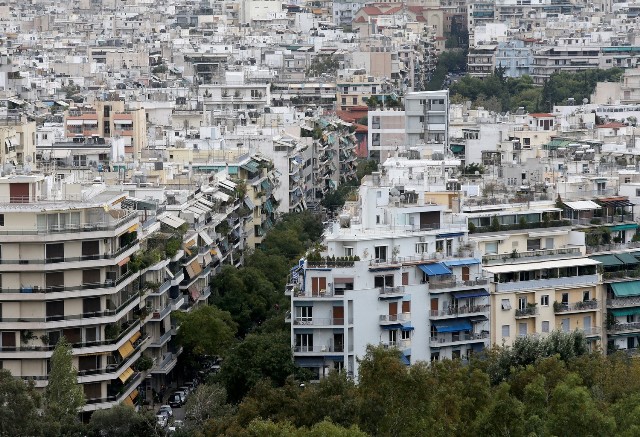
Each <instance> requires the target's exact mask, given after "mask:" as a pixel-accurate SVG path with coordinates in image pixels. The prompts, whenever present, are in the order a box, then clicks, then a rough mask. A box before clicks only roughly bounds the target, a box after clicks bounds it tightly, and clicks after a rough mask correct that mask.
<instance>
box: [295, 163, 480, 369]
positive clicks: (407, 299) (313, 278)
mask: <svg viewBox="0 0 640 437" xmlns="http://www.w3.org/2000/svg"><path fill="white" fill-rule="evenodd" d="M359 197H360V201H359V202H358V204H357V205H353V206H352V208H351V212H350V213H349V214H344V215H341V216H340V221H339V223H338V222H337V223H332V224H331V225H330V227H329V228H328V229H327V231H326V232H325V238H324V242H323V244H324V245H326V250H325V251H323V252H322V253H311V254H309V255H308V256H307V258H306V259H304V260H301V262H300V265H299V266H297V267H295V268H294V269H293V270H292V274H291V277H290V280H289V283H288V285H287V288H286V293H287V294H288V295H290V296H291V315H290V317H289V319H288V320H289V321H290V322H291V342H292V347H293V350H294V358H295V360H296V362H297V363H298V364H299V365H301V366H302V367H305V368H308V369H310V370H311V371H313V372H314V373H315V375H316V377H317V378H322V377H325V376H326V375H327V374H328V373H330V372H332V371H347V372H349V374H350V375H353V376H354V377H355V378H357V377H358V362H357V360H358V358H361V357H363V356H364V354H365V353H366V348H367V346H368V345H379V344H382V345H384V346H385V347H389V348H397V349H398V350H399V351H400V352H401V355H400V357H401V359H402V361H403V362H404V363H405V364H410V363H414V362H416V361H428V360H438V359H441V358H455V357H458V358H461V359H465V358H467V357H468V356H469V355H470V354H471V353H473V352H475V351H479V350H482V349H484V348H485V347H486V346H487V345H488V344H489V343H488V341H489V322H488V316H489V306H488V303H489V300H488V299H489V293H488V291H487V290H486V288H485V284H486V281H485V280H483V278H482V277H481V273H480V260H479V259H478V258H475V257H474V251H473V248H472V247H471V246H469V245H468V244H467V242H466V241H467V240H466V236H467V225H466V222H465V221H464V219H462V220H460V219H458V218H457V217H454V216H453V215H451V214H445V212H444V208H443V207H442V206H440V205H437V204H434V203H429V202H428V201H427V200H426V193H425V192H424V190H420V189H419V188H417V189H414V187H411V189H409V188H407V189H404V188H402V187H394V186H392V185H390V184H388V183H386V182H384V181H381V178H380V175H379V174H376V173H374V174H373V175H372V176H371V177H367V178H366V179H365V181H364V183H363V185H362V186H361V187H360V191H359Z"/></svg>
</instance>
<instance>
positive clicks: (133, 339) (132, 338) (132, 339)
mask: <svg viewBox="0 0 640 437" xmlns="http://www.w3.org/2000/svg"><path fill="white" fill-rule="evenodd" d="M140 337H142V333H141V332H140V331H137V332H136V333H135V334H133V335H132V336H131V338H130V339H129V341H130V342H131V343H132V344H133V343H135V342H136V340H137V339H139V338H140Z"/></svg>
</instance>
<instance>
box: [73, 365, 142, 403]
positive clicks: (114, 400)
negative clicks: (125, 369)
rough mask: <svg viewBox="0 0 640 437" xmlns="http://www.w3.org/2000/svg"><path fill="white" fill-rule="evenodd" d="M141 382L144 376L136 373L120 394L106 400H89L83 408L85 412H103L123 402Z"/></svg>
mask: <svg viewBox="0 0 640 437" xmlns="http://www.w3.org/2000/svg"><path fill="white" fill-rule="evenodd" d="M141 380H142V374H141V373H136V374H135V375H133V376H132V377H131V378H129V381H128V383H127V384H126V385H125V386H123V387H122V388H121V389H120V390H119V392H118V394H116V395H111V396H107V397H106V398H94V399H87V403H86V405H85V406H84V407H83V408H82V409H83V411H93V410H102V409H105V408H110V407H113V406H115V405H116V404H118V403H120V402H123V401H124V400H125V399H126V398H127V397H128V396H129V395H131V393H132V392H133V391H134V390H135V389H136V388H137V387H138V386H139V385H140V382H141Z"/></svg>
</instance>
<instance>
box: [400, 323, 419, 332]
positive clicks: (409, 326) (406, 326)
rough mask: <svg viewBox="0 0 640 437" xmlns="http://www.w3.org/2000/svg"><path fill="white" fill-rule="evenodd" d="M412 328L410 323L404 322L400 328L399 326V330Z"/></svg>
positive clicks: (411, 329)
mask: <svg viewBox="0 0 640 437" xmlns="http://www.w3.org/2000/svg"><path fill="white" fill-rule="evenodd" d="M414 329H415V328H414V327H413V326H411V323H406V324H404V325H402V328H400V330H401V331H413V330H414Z"/></svg>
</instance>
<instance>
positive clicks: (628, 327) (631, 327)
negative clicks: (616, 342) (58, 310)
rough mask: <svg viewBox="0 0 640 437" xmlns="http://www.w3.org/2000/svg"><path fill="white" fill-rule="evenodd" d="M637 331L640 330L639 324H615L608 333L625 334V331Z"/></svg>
mask: <svg viewBox="0 0 640 437" xmlns="http://www.w3.org/2000/svg"><path fill="white" fill-rule="evenodd" d="M638 330H640V322H633V323H616V324H614V325H613V326H611V328H609V331H611V332H626V331H638Z"/></svg>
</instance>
